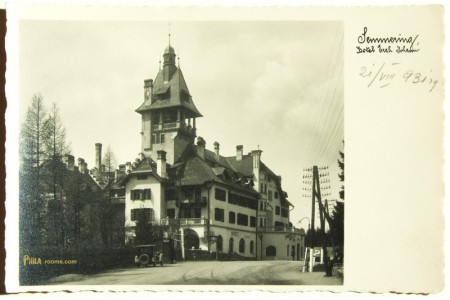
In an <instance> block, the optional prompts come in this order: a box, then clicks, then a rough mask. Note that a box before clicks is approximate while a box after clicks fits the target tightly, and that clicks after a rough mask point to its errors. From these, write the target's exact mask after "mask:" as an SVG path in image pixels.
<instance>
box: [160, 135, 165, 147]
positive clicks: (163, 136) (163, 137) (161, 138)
mask: <svg viewBox="0 0 450 300" xmlns="http://www.w3.org/2000/svg"><path fill="white" fill-rule="evenodd" d="M165 141H166V135H165V134H164V133H161V135H160V143H161V144H164V142H165Z"/></svg>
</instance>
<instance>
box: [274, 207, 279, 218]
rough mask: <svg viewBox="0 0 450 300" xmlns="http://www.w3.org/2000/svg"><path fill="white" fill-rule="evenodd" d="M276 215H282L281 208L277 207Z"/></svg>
mask: <svg viewBox="0 0 450 300" xmlns="http://www.w3.org/2000/svg"><path fill="white" fill-rule="evenodd" d="M275 214H276V215H278V216H279V215H280V207H279V206H275Z"/></svg>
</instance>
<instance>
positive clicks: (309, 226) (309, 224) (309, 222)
mask: <svg viewBox="0 0 450 300" xmlns="http://www.w3.org/2000/svg"><path fill="white" fill-rule="evenodd" d="M304 219H307V220H308V229H311V220H310V219H309V218H308V217H304V218H301V219H300V221H298V222H297V224H299V223H300V224H301V223H302V221H303V220H304Z"/></svg>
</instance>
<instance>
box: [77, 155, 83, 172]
mask: <svg viewBox="0 0 450 300" xmlns="http://www.w3.org/2000/svg"><path fill="white" fill-rule="evenodd" d="M78 170H79V171H80V173H82V174H84V159H82V158H81V157H80V158H78Z"/></svg>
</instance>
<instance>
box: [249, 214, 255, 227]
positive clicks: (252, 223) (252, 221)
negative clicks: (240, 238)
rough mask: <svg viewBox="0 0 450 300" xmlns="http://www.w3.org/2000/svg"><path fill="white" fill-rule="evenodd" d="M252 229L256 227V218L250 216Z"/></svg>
mask: <svg viewBox="0 0 450 300" xmlns="http://www.w3.org/2000/svg"><path fill="white" fill-rule="evenodd" d="M250 227H256V217H253V216H250Z"/></svg>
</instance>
